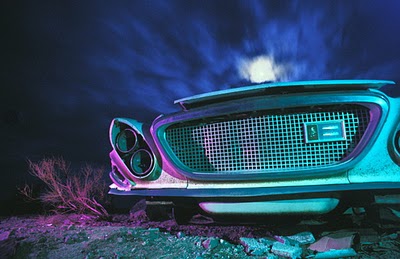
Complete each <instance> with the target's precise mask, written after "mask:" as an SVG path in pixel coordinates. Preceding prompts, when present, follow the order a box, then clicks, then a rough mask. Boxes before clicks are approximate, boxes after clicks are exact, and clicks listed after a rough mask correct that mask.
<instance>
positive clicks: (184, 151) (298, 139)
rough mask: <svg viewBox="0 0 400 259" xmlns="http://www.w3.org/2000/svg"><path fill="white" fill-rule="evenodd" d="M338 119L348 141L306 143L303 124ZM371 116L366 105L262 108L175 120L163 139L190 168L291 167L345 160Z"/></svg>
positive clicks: (277, 168)
mask: <svg viewBox="0 0 400 259" xmlns="http://www.w3.org/2000/svg"><path fill="white" fill-rule="evenodd" d="M243 116H245V118H243ZM337 120H340V121H343V122H344V127H345V131H346V140H343V141H333V142H323V143H308V144H306V143H305V141H304V134H305V133H304V129H303V125H304V123H307V122H324V121H337ZM369 120H370V115H369V109H368V108H366V107H364V106H358V105H343V106H340V107H339V108H338V107H329V106H323V107H319V108H313V109H312V110H311V108H310V109H308V108H307V109H297V110H295V111H293V110H292V111H283V112H282V111H266V112H258V113H257V114H256V115H248V114H247V115H243V114H240V115H236V116H233V118H232V116H229V117H223V118H221V117H219V118H208V119H207V120H202V121H200V120H197V121H191V122H185V123H178V124H174V125H172V126H169V127H168V128H167V129H166V131H165V138H166V141H167V143H168V144H169V147H170V148H171V150H172V152H173V153H174V154H175V156H176V158H177V159H178V160H179V161H180V163H182V164H183V165H184V166H186V167H188V168H189V169H190V170H192V171H193V172H203V173H206V172H225V173H233V172H235V173H240V172H245V171H263V172H268V171H271V172H275V171H290V170H296V169H300V168H302V169H304V168H314V167H323V166H326V165H331V164H335V163H338V162H340V161H341V160H343V159H345V158H346V157H347V156H348V155H349V154H350V153H351V152H352V151H353V150H354V148H355V147H356V146H357V144H358V143H359V141H360V140H361V138H362V136H363V134H364V132H365V130H366V128H367V126H368V123H369Z"/></svg>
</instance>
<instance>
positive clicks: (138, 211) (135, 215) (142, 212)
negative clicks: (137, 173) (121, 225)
mask: <svg viewBox="0 0 400 259" xmlns="http://www.w3.org/2000/svg"><path fill="white" fill-rule="evenodd" d="M146 207H147V205H146V200H145V199H142V200H140V201H138V202H137V203H136V204H135V205H133V207H132V208H131V210H130V211H129V219H130V220H132V221H137V222H146V221H149V218H148V217H147V213H146Z"/></svg>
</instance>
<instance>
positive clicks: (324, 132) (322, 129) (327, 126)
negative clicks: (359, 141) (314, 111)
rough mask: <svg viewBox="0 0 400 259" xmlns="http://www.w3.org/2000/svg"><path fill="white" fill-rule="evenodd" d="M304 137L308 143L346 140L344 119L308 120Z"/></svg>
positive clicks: (305, 124)
mask: <svg viewBox="0 0 400 259" xmlns="http://www.w3.org/2000/svg"><path fill="white" fill-rule="evenodd" d="M303 126H304V138H305V142H306V143H321V142H331V141H342V140H346V130H345V127H344V121H341V120H338V121H319V122H306V123H304V124H303Z"/></svg>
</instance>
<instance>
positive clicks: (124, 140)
mask: <svg viewBox="0 0 400 259" xmlns="http://www.w3.org/2000/svg"><path fill="white" fill-rule="evenodd" d="M136 144H137V135H136V132H135V131H134V130H132V129H124V130H123V131H121V132H120V133H118V135H117V138H116V146H117V149H118V150H119V151H121V152H122V153H129V152H131V151H132V150H133V149H134V148H135V147H136Z"/></svg>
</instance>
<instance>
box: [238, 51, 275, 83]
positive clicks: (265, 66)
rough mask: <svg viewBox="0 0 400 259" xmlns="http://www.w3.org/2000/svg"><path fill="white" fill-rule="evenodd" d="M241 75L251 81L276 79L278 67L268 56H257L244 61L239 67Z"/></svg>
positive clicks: (258, 81)
mask: <svg viewBox="0 0 400 259" xmlns="http://www.w3.org/2000/svg"><path fill="white" fill-rule="evenodd" d="M240 73H241V75H242V76H243V77H244V78H246V79H247V80H249V81H251V82H253V83H262V82H266V81H276V80H277V75H278V74H279V68H278V67H277V65H276V64H275V62H274V60H273V59H272V58H271V57H268V56H259V57H256V58H254V59H252V60H247V61H244V62H243V63H242V64H241V67H240Z"/></svg>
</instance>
